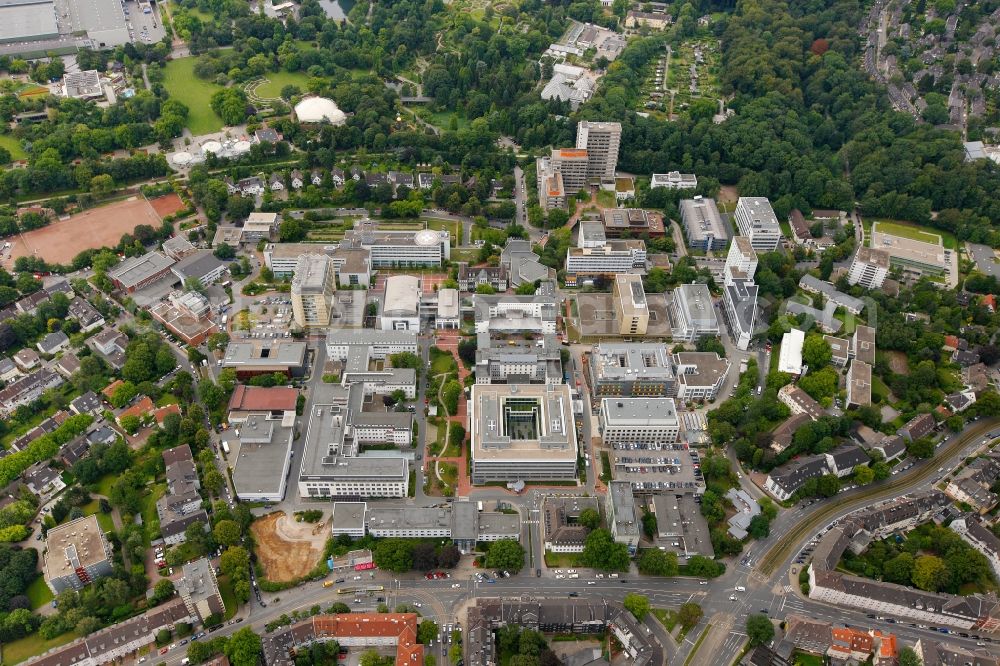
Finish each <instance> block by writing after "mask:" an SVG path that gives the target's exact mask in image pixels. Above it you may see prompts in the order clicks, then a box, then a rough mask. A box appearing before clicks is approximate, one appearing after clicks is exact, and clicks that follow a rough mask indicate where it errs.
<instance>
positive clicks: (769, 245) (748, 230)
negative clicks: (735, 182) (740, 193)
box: [734, 197, 781, 252]
mask: <svg viewBox="0 0 1000 666" xmlns="http://www.w3.org/2000/svg"><path fill="white" fill-rule="evenodd" d="M734 217H735V218H736V224H737V226H738V227H739V229H740V233H741V234H742V235H744V236H746V237H747V238H749V239H750V244H751V245H752V246H753V249H755V250H757V251H758V252H774V251H775V250H776V249H778V243H780V242H781V226H780V225H779V224H778V218H777V216H776V215H775V214H774V209H773V208H771V202H770V201H768V200H767V198H766V197H740V198H739V201H738V202H737V203H736V212H735V214H734Z"/></svg>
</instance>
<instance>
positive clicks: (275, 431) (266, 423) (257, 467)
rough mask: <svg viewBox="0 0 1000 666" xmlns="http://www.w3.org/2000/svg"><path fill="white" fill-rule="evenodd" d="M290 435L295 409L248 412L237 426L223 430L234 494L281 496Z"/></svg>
mask: <svg viewBox="0 0 1000 666" xmlns="http://www.w3.org/2000/svg"><path fill="white" fill-rule="evenodd" d="M294 436H295V412H283V413H281V415H280V416H279V415H275V414H273V413H271V412H263V413H260V414H251V415H250V416H248V417H247V418H246V420H245V421H244V422H243V423H242V425H240V427H238V428H233V429H231V430H224V431H223V435H222V437H223V443H224V444H225V446H227V447H228V448H229V452H230V453H229V459H230V461H231V462H230V464H231V465H232V466H233V475H232V476H233V488H235V489H236V496H237V497H239V498H240V499H241V500H243V501H245V502H280V501H281V500H283V499H284V498H285V490H286V488H287V485H288V476H289V474H290V473H291V462H292V440H293V438H294ZM224 450H225V447H224Z"/></svg>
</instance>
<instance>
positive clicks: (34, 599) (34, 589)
mask: <svg viewBox="0 0 1000 666" xmlns="http://www.w3.org/2000/svg"><path fill="white" fill-rule="evenodd" d="M27 595H28V601H30V602H31V610H36V609H38V608H41V607H42V606H44V605H45V604H47V603H50V602H51V601H52V600H53V599H55V595H53V594H52V590H50V589H49V586H48V585H46V584H45V576H43V575H42V574H38V578H36V579H35V580H33V581H31V585H29V586H28V590H27Z"/></svg>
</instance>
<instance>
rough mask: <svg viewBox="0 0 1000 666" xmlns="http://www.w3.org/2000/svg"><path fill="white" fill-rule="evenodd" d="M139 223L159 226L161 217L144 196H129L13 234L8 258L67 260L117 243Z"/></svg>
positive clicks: (57, 262)
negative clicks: (86, 251) (36, 257)
mask: <svg viewBox="0 0 1000 666" xmlns="http://www.w3.org/2000/svg"><path fill="white" fill-rule="evenodd" d="M174 196H176V195H174ZM140 224H148V225H150V226H151V227H154V228H157V227H159V226H160V217H159V216H158V215H157V214H156V211H155V210H154V209H153V207H152V206H151V205H149V203H148V202H147V201H146V200H145V199H143V198H142V197H130V198H128V199H126V200H125V201H119V202H116V203H113V204H109V205H107V206H101V207H100V208H92V209H90V210H85V211H83V212H82V213H77V214H76V215H71V216H70V217H69V219H66V220H56V221H55V222H53V223H52V224H50V225H48V226H47V227H42V228H41V229H33V230H32V231H29V232H27V233H23V234H19V235H17V236H15V237H13V238H12V239H11V243H12V247H11V253H10V255H8V260H7V261H8V263H9V264H11V265H13V263H14V260H15V259H17V258H18V257H30V256H38V257H41V258H42V259H44V260H45V261H47V262H49V263H56V264H68V263H70V262H71V261H72V260H73V257H75V256H76V255H78V254H79V253H80V252H82V251H83V250H87V249H90V248H99V247H114V246H115V245H117V244H118V241H119V240H121V237H122V234H130V233H132V231H133V230H134V229H135V228H136V227H137V226H139V225H140Z"/></svg>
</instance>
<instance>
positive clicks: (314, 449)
mask: <svg viewBox="0 0 1000 666" xmlns="http://www.w3.org/2000/svg"><path fill="white" fill-rule="evenodd" d="M315 390H316V391H317V392H318V393H317V395H316V396H315V397H314V402H313V406H312V408H311V409H310V411H309V413H307V414H306V415H305V419H306V421H307V424H306V435H305V444H304V445H303V449H302V464H301V467H300V469H299V477H298V485H299V494H300V495H301V496H302V497H319V498H331V499H332V498H347V499H354V498H363V497H406V496H407V492H408V488H409V462H408V458H407V456H406V455H404V454H403V453H402V452H400V451H395V450H390V451H382V450H376V451H363V450H362V449H363V445H364V444H365V443H368V442H372V441H381V442H386V441H388V442H393V443H396V444H397V445H399V444H401V443H403V440H405V443H406V444H408V443H409V442H410V438H411V437H412V430H411V431H410V432H409V433H404V430H406V429H407V426H408V425H409V427H410V428H412V414H409V413H406V414H403V413H399V412H391V413H390V412H386V413H379V412H374V413H367V412H364V411H363V409H362V407H363V403H364V391H363V390H362V387H361V386H360V385H358V384H351V385H349V386H338V385H331V384H326V385H323V386H319V387H317V388H316V389H315ZM397 414H398V415H400V416H404V417H410V418H409V419H408V421H407V422H406V423H403V422H396V421H395V420H390V419H389V418H388V417H395V415H397ZM372 438H374V439H372ZM380 438H381V439H380Z"/></svg>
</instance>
